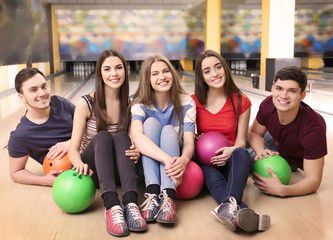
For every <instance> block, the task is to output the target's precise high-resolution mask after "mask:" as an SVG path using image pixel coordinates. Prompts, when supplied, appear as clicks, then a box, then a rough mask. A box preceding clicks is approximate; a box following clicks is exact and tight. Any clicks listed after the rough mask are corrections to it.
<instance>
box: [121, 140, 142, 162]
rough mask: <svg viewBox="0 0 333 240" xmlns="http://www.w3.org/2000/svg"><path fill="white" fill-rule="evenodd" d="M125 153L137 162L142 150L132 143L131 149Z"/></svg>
mask: <svg viewBox="0 0 333 240" xmlns="http://www.w3.org/2000/svg"><path fill="white" fill-rule="evenodd" d="M125 155H126V156H128V157H130V159H131V160H133V161H134V163H135V164H136V163H137V162H138V160H139V158H140V151H139V149H138V148H137V147H136V146H135V145H133V144H132V146H131V147H130V149H128V150H126V151H125Z"/></svg>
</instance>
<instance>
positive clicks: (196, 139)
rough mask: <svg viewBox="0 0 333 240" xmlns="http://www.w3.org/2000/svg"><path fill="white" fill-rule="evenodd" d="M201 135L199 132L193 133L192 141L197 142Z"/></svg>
mask: <svg viewBox="0 0 333 240" xmlns="http://www.w3.org/2000/svg"><path fill="white" fill-rule="evenodd" d="M202 135H203V133H201V134H200V135H198V134H195V136H194V142H195V143H197V141H198V140H199V138H200V137H201V136H202Z"/></svg>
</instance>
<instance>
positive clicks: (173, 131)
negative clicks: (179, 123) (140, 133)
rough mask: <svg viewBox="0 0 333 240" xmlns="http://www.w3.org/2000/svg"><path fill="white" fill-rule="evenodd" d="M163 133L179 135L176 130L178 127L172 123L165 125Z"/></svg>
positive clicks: (172, 135)
mask: <svg viewBox="0 0 333 240" xmlns="http://www.w3.org/2000/svg"><path fill="white" fill-rule="evenodd" d="M161 135H162V136H163V135H167V136H170V137H178V134H177V132H176V129H175V128H174V127H173V126H172V125H165V126H164V127H163V128H162V131H161Z"/></svg>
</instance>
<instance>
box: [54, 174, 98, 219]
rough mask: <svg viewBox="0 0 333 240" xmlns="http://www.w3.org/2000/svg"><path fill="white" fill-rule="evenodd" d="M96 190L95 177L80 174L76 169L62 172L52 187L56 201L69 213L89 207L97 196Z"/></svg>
mask: <svg viewBox="0 0 333 240" xmlns="http://www.w3.org/2000/svg"><path fill="white" fill-rule="evenodd" d="M95 192H96V187H95V184H94V181H93V179H92V178H91V177H90V176H89V175H79V174H78V173H76V171H75V170H68V171H65V172H63V173H61V174H60V175H59V176H58V177H57V178H56V180H55V181H54V184H53V187H52V195H53V199H54V202H55V203H56V204H57V205H58V207H59V208H61V209H62V210H64V211H65V212H68V213H79V212H82V211H83V210H85V209H87V208H88V207H89V206H90V204H91V203H92V202H93V200H94V198H95Z"/></svg>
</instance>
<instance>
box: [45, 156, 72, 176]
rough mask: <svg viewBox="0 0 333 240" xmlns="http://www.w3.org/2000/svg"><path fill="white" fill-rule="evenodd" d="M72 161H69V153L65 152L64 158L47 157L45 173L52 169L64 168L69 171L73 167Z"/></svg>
mask: <svg viewBox="0 0 333 240" xmlns="http://www.w3.org/2000/svg"><path fill="white" fill-rule="evenodd" d="M71 166H72V163H71V161H69V158H68V156H67V154H65V155H64V156H63V157H62V158H60V159H59V158H57V157H56V158H55V159H53V160H52V159H48V158H47V157H45V158H44V162H43V168H44V173H45V174H48V173H49V172H50V171H53V170H63V171H67V170H69V169H71Z"/></svg>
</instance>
